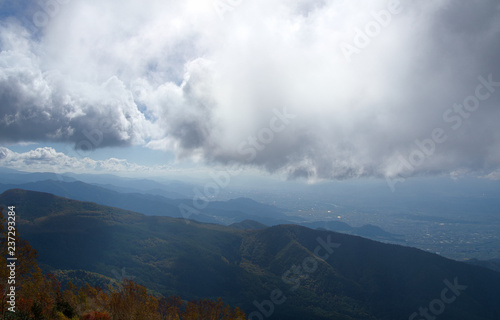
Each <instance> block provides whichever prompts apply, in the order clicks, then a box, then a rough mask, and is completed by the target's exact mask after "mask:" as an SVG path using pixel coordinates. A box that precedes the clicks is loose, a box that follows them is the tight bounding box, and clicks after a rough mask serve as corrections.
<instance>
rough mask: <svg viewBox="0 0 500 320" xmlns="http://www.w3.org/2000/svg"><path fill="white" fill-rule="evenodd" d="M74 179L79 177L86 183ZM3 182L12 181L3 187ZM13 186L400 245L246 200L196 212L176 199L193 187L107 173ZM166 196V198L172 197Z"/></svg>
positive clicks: (149, 211) (28, 178)
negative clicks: (317, 230)
mask: <svg viewBox="0 0 500 320" xmlns="http://www.w3.org/2000/svg"><path fill="white" fill-rule="evenodd" d="M76 179H83V180H85V181H87V182H84V181H80V180H76ZM6 181H11V182H12V181H14V182H12V183H5V182H6ZM20 181H22V182H23V183H20ZM88 182H92V183H88ZM96 182H100V184H99V183H96ZM108 182H112V183H116V184H118V185H113V184H110V183H108ZM15 188H20V189H24V190H32V191H39V192H49V193H52V194H55V195H57V196H60V197H66V198H69V199H75V200H79V201H90V202H95V203H97V204H101V205H107V206H112V207H117V208H121V209H124V210H132V211H136V212H140V213H143V214H146V215H158V216H169V217H184V218H189V219H194V220H197V221H200V222H209V223H218V224H223V225H230V224H234V223H238V222H242V221H244V220H254V221H258V222H259V223H262V224H264V225H268V226H272V225H276V224H286V223H296V224H300V225H303V226H307V227H310V228H322V229H326V230H331V231H339V232H345V233H349V234H355V235H360V236H364V237H368V238H370V239H375V240H385V241H391V242H401V241H402V240H401V239H400V237H398V236H397V235H393V234H390V233H388V232H386V231H384V230H382V229H380V228H379V227H376V226H363V227H351V226H350V225H348V224H346V223H344V222H340V221H317V222H305V221H298V220H296V218H293V217H288V216H286V215H285V214H284V211H283V210H282V209H279V208H276V207H273V206H270V205H266V204H262V203H259V202H256V201H254V200H252V199H249V198H241V197H240V198H236V199H231V200H228V201H211V202H210V203H209V204H208V206H207V207H206V208H203V209H197V208H196V206H195V205H194V204H193V198H192V197H191V198H179V197H181V196H182V195H183V194H184V193H193V190H192V189H193V188H194V187H193V186H192V185H188V184H185V183H182V182H179V181H175V180H173V181H171V182H170V184H169V185H165V184H162V183H159V182H156V181H153V180H148V179H126V178H120V177H117V176H113V175H107V174H105V175H88V174H55V173H21V172H18V171H14V170H6V174H5V173H0V192H3V191H6V190H9V189H15ZM173 190H175V191H173ZM177 191H180V192H181V193H177ZM166 195H170V196H171V198H169V197H167V196H166ZM180 205H183V206H185V207H189V208H191V209H194V210H196V212H194V213H193V212H189V214H187V215H186V214H184V215H183V212H182V211H181V210H180V209H179V206H180Z"/></svg>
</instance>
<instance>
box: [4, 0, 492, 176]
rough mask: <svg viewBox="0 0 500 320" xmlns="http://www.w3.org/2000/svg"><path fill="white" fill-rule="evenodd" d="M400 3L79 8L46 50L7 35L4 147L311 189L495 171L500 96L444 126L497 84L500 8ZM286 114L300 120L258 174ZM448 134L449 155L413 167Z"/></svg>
mask: <svg viewBox="0 0 500 320" xmlns="http://www.w3.org/2000/svg"><path fill="white" fill-rule="evenodd" d="M396 2H397V1H396ZM233 3H234V2H233ZM391 3H393V1H387V0H377V1H368V0H364V1H357V2H352V1H347V0H335V1H314V0H302V1H297V2H290V1H286V0H272V1H264V0H254V1H242V2H241V4H240V5H238V6H236V7H234V9H233V10H230V11H227V12H225V14H224V19H223V20H221V19H220V18H219V15H218V14H217V12H216V11H215V10H214V8H213V7H212V4H213V3H212V2H211V1H204V0H203V1H202V0H186V1H182V2H173V1H160V0H148V1H142V2H139V1H133V0H125V1H112V0H106V1H83V0H73V1H71V2H67V3H66V4H64V5H63V4H61V6H60V8H59V11H58V13H57V14H55V15H53V17H51V18H50V19H49V21H48V24H47V26H46V27H45V28H43V29H41V30H37V29H35V31H36V32H40V33H39V34H37V35H36V36H34V35H33V34H30V33H29V32H28V31H27V30H31V29H30V28H29V26H26V22H24V27H25V28H23V27H21V25H20V23H16V22H15V21H14V20H8V21H7V20H5V21H3V23H2V26H1V30H0V40H1V48H2V52H1V53H0V102H1V103H2V109H1V110H0V134H1V138H0V141H6V142H22V141H59V142H68V143H72V144H74V145H75V146H76V147H77V148H78V147H81V148H85V147H86V148H99V147H105V146H111V145H113V146H129V145H146V146H148V147H150V148H154V149H164V150H168V151H173V152H175V153H176V155H177V156H178V157H179V158H180V159H182V158H185V157H190V158H193V159H195V160H198V161H205V162H207V163H228V162H231V161H239V162H240V163H242V164H245V165H249V166H255V167H258V168H263V169H266V170H268V171H270V172H287V173H288V174H289V175H290V176H291V177H308V178H310V179H316V178H338V179H344V178H353V177H360V176H396V175H398V174H403V175H405V176H409V175H413V174H419V173H423V174H425V173H430V174H435V173H443V172H444V173H448V174H453V172H459V170H461V169H464V168H466V169H467V170H469V171H478V172H483V173H485V174H487V173H489V172H492V171H495V170H497V169H498V168H499V167H500V155H499V154H498V152H496V151H495V150H496V147H497V146H498V145H499V144H500V128H499V127H498V126H497V124H496V121H495V119H498V118H499V116H500V114H499V113H500V111H499V109H498V108H497V107H498V105H499V103H500V88H497V89H495V90H497V91H495V92H493V93H492V94H491V97H490V98H488V99H487V100H485V101H481V106H480V108H479V109H478V110H477V111H475V112H474V113H471V114H470V115H468V116H467V117H464V118H463V124H462V125H461V126H460V128H458V129H457V130H454V129H450V122H447V121H445V119H443V114H444V112H446V110H447V109H449V108H451V107H452V106H453V105H454V103H461V102H462V101H464V99H465V98H466V97H467V96H468V95H470V94H473V93H474V90H475V88H476V86H477V83H478V77H479V76H483V77H487V76H488V75H490V74H491V75H492V76H493V79H494V80H495V81H500V65H499V64H498V63H497V59H498V55H499V53H500V46H499V42H498V39H499V35H500V23H499V22H498V21H500V17H499V15H500V11H499V8H498V5H497V4H496V2H495V1H493V0H492V1H484V2H481V3H474V4H472V3H468V2H464V3H462V2H450V1H433V2H432V3H428V2H414V1H412V2H410V1H402V2H401V3H400V5H399V6H397V8H398V10H395V11H393V13H391V14H388V13H389V12H390V8H392V7H391V6H392V5H391ZM37 6H38V5H37V4H36V3H35V2H33V7H32V8H31V10H28V12H36V10H40V8H39V7H37ZM37 8H38V9H37ZM399 8H400V9H401V10H399ZM381 11H383V12H384V13H383V14H381V13H380V12H381ZM28 18H29V19H31V16H28ZM381 19H382V20H381ZM377 26H378V27H377ZM31 27H33V26H31ZM370 28H372V29H370ZM374 28H375V29H374ZM377 28H378V29H377ZM360 30H361V31H360ZM360 32H363V33H370V34H371V35H369V36H367V35H362V34H361V33H360ZM362 40H363V41H364V44H362V48H361V47H360V48H357V49H356V53H354V54H352V55H349V56H348V57H347V58H346V55H345V52H343V49H342V48H343V47H342V46H343V44H349V45H356V43H358V44H359V43H360V42H363V41H362ZM358 47H359V46H358ZM348 60H350V63H349V61H348ZM283 108H286V109H287V110H288V112H290V113H292V114H294V115H295V118H294V120H293V121H291V122H290V123H288V124H287V126H286V128H285V129H284V130H283V131H280V132H276V133H275V134H273V137H272V139H270V141H269V143H267V144H266V143H262V141H261V142H260V144H258V145H256V146H255V151H257V152H255V156H253V157H252V159H250V160H249V159H247V157H246V156H245V155H244V154H242V152H241V148H240V147H241V145H242V143H243V144H245V143H247V142H249V141H252V140H251V139H253V138H252V136H255V139H257V143H259V136H258V135H259V133H261V132H264V131H262V130H265V129H266V128H267V127H268V126H269V121H270V120H271V119H272V118H273V117H274V113H273V110H275V109H278V110H282V109H283ZM436 128H442V129H443V130H444V131H445V133H446V135H447V140H446V142H445V143H441V144H439V145H437V146H436V148H435V150H434V151H433V153H432V155H430V156H428V157H426V158H425V161H423V162H422V163H421V164H419V165H418V166H413V168H412V169H408V168H405V167H404V165H403V164H402V162H401V156H400V155H402V157H403V158H405V159H406V160H408V158H409V157H410V156H411V154H412V152H414V150H415V148H416V143H415V141H416V140H417V139H418V140H419V141H423V140H424V139H428V138H429V137H431V135H432V132H433V130H434V129H436ZM89 136H90V138H89ZM249 137H250V138H249ZM249 139H250V140H249ZM261 140H262V139H261ZM89 143H90V144H89ZM249 144H250V143H249ZM247 150H248V149H247ZM116 165H117V166H120V163H117V164H116Z"/></svg>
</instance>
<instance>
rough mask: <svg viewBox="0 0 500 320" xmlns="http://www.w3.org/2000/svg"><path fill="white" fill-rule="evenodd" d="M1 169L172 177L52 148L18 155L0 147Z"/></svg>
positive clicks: (162, 169)
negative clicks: (77, 155)
mask: <svg viewBox="0 0 500 320" xmlns="http://www.w3.org/2000/svg"><path fill="white" fill-rule="evenodd" d="M0 166H2V167H6V168H11V169H16V170H20V171H30V172H55V173H64V172H77V173H141V174H158V173H171V172H172V170H171V168H170V167H169V166H156V167H148V166H142V165H138V164H136V163H130V162H128V161H127V160H125V159H116V158H109V159H106V160H92V159H90V158H88V157H85V158H81V157H71V156H68V155H66V154H64V153H62V152H57V151H56V150H55V149H54V148H50V147H44V148H37V149H35V150H31V151H28V152H23V153H18V152H14V151H12V150H10V149H8V148H5V147H0Z"/></svg>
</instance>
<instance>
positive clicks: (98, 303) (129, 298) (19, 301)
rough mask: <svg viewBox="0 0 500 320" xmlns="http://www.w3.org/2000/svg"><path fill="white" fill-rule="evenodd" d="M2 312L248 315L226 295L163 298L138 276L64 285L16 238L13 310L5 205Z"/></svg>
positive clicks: (93, 316)
mask: <svg viewBox="0 0 500 320" xmlns="http://www.w3.org/2000/svg"><path fill="white" fill-rule="evenodd" d="M0 238H1V239H2V246H1V249H0V250H1V251H0V253H1V257H0V264H1V265H0V278H1V280H0V300H1V302H2V305H1V307H0V316H1V319H2V320H10V319H33V320H53V319H54V320H195V319H196V320H198V319H204V320H244V319H245V318H246V317H245V314H244V313H243V312H242V311H241V310H240V309H239V308H234V309H233V308H230V307H229V306H227V305H225V304H224V303H223V301H222V300H221V299H218V300H217V301H212V300H208V299H203V300H196V301H189V302H186V301H183V300H181V298H180V297H176V296H172V297H168V298H164V297H157V296H154V295H151V294H149V293H148V291H147V289H146V288H145V287H143V286H141V285H139V284H137V283H135V282H134V281H132V280H128V279H125V280H123V281H122V283H121V284H120V285H119V286H108V287H107V288H99V287H93V286H91V285H89V284H86V285H84V286H83V287H76V286H75V285H73V284H72V283H71V282H68V283H67V284H66V286H65V288H64V289H63V288H62V286H61V284H60V282H59V281H58V279H57V278H56V277H55V276H54V275H52V274H47V275H44V274H43V273H42V272H41V270H40V268H39V267H38V264H37V261H36V257H37V252H36V250H34V249H33V248H32V247H31V246H30V244H29V243H28V242H27V241H23V240H21V239H20V238H19V237H16V242H17V243H16V250H17V252H16V256H17V258H18V261H19V263H18V265H19V267H18V269H17V270H16V273H17V274H16V289H17V290H16V312H15V313H12V312H10V311H8V310H7V306H8V305H7V303H6V299H7V292H8V290H7V289H8V288H7V286H8V284H7V281H6V279H7V275H8V270H7V268H6V267H5V266H6V265H7V264H6V253H7V252H6V246H5V245H3V242H4V240H5V219H4V217H3V214H1V209H0Z"/></svg>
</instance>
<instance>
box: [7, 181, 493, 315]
mask: <svg viewBox="0 0 500 320" xmlns="http://www.w3.org/2000/svg"><path fill="white" fill-rule="evenodd" d="M0 204H3V205H4V206H6V205H15V206H16V212H17V215H18V217H19V220H18V221H19V225H18V228H19V231H20V234H21V235H22V237H23V238H25V239H27V240H28V241H30V243H31V244H32V246H33V247H34V248H35V249H37V250H38V252H39V260H40V262H41V263H42V264H43V265H46V266H49V267H51V268H53V269H55V270H66V271H64V272H63V273H64V274H67V275H73V274H75V272H72V271H70V270H84V271H87V272H91V274H92V275H95V274H101V275H103V276H106V277H113V272H112V270H121V269H122V268H126V270H127V273H128V274H130V275H131V276H134V277H135V280H137V281H138V282H139V283H141V284H144V285H146V286H148V287H149V288H151V289H152V290H155V291H158V292H160V293H162V294H164V295H170V294H179V295H181V296H182V297H183V298H186V299H191V298H196V297H206V298H213V297H218V296H220V297H222V298H223V300H224V301H227V302H229V303H231V305H235V306H241V307H242V308H243V309H244V310H245V311H246V312H247V314H249V315H250V314H252V313H253V314H254V315H256V314H257V313H259V312H260V315H261V316H262V318H264V313H270V314H271V315H272V319H289V320H298V319H301V320H302V319H320V320H321V319H323V320H326V319H344V320H348V319H351V320H352V319H367V320H368V319H370V320H379V319H380V320H382V319H383V320H392V319H408V318H409V317H410V315H412V314H413V313H414V312H417V313H418V312H419V308H422V307H423V308H427V310H429V306H431V307H432V308H431V309H430V310H436V306H437V302H435V301H436V299H440V297H443V293H442V292H443V290H444V289H446V288H449V286H451V288H454V289H455V291H456V292H458V293H455V294H453V292H452V291H451V290H453V289H447V290H448V291H447V292H446V295H445V298H446V299H447V300H446V301H450V299H451V297H454V299H453V301H454V302H453V303H451V302H446V304H443V305H444V306H445V308H444V309H443V310H442V312H440V313H439V315H438V316H439V317H438V318H439V319H468V320H491V319H498V318H499V317H500V304H499V298H498V297H499V296H498V288H499V287H500V274H499V273H498V272H494V271H490V270H487V269H484V268H481V267H477V266H472V265H468V264H465V263H461V262H457V261H453V260H449V259H446V258H443V257H440V256H438V255H435V254H431V253H427V252H424V251H421V250H418V249H414V248H408V247H402V246H398V245H389V244H383V243H379V242H375V241H371V240H367V239H364V238H361V237H358V236H351V235H346V234H340V233H335V232H329V231H322V230H313V229H309V228H305V227H301V226H296V225H278V226H273V227H268V228H263V229H259V230H238V229H235V228H232V227H225V226H220V225H214V224H204V223H199V222H195V221H190V222H189V223H187V222H186V221H185V220H183V219H175V218H170V217H157V216H145V215H142V214H138V213H135V212H131V211H127V210H121V209H116V208H112V207H106V206H100V205H97V204H95V203H88V202H80V201H75V200H70V199H64V198H60V197H57V196H54V195H51V194H48V193H40V192H33V191H25V190H19V189H17V190H9V191H6V192H4V193H3V194H1V195H0ZM297 267H300V269H297ZM91 278H96V277H95V276H92V277H91ZM97 278H99V277H97ZM100 279H101V280H99V281H103V279H105V278H100ZM273 301H274V302H273ZM276 302H280V303H276ZM432 303H434V305H431V304H432ZM271 307H272V312H271V311H270V310H271ZM431 315H432V314H431ZM255 318H257V316H255ZM266 318H267V317H266ZM413 318H415V319H419V318H418V317H413Z"/></svg>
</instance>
